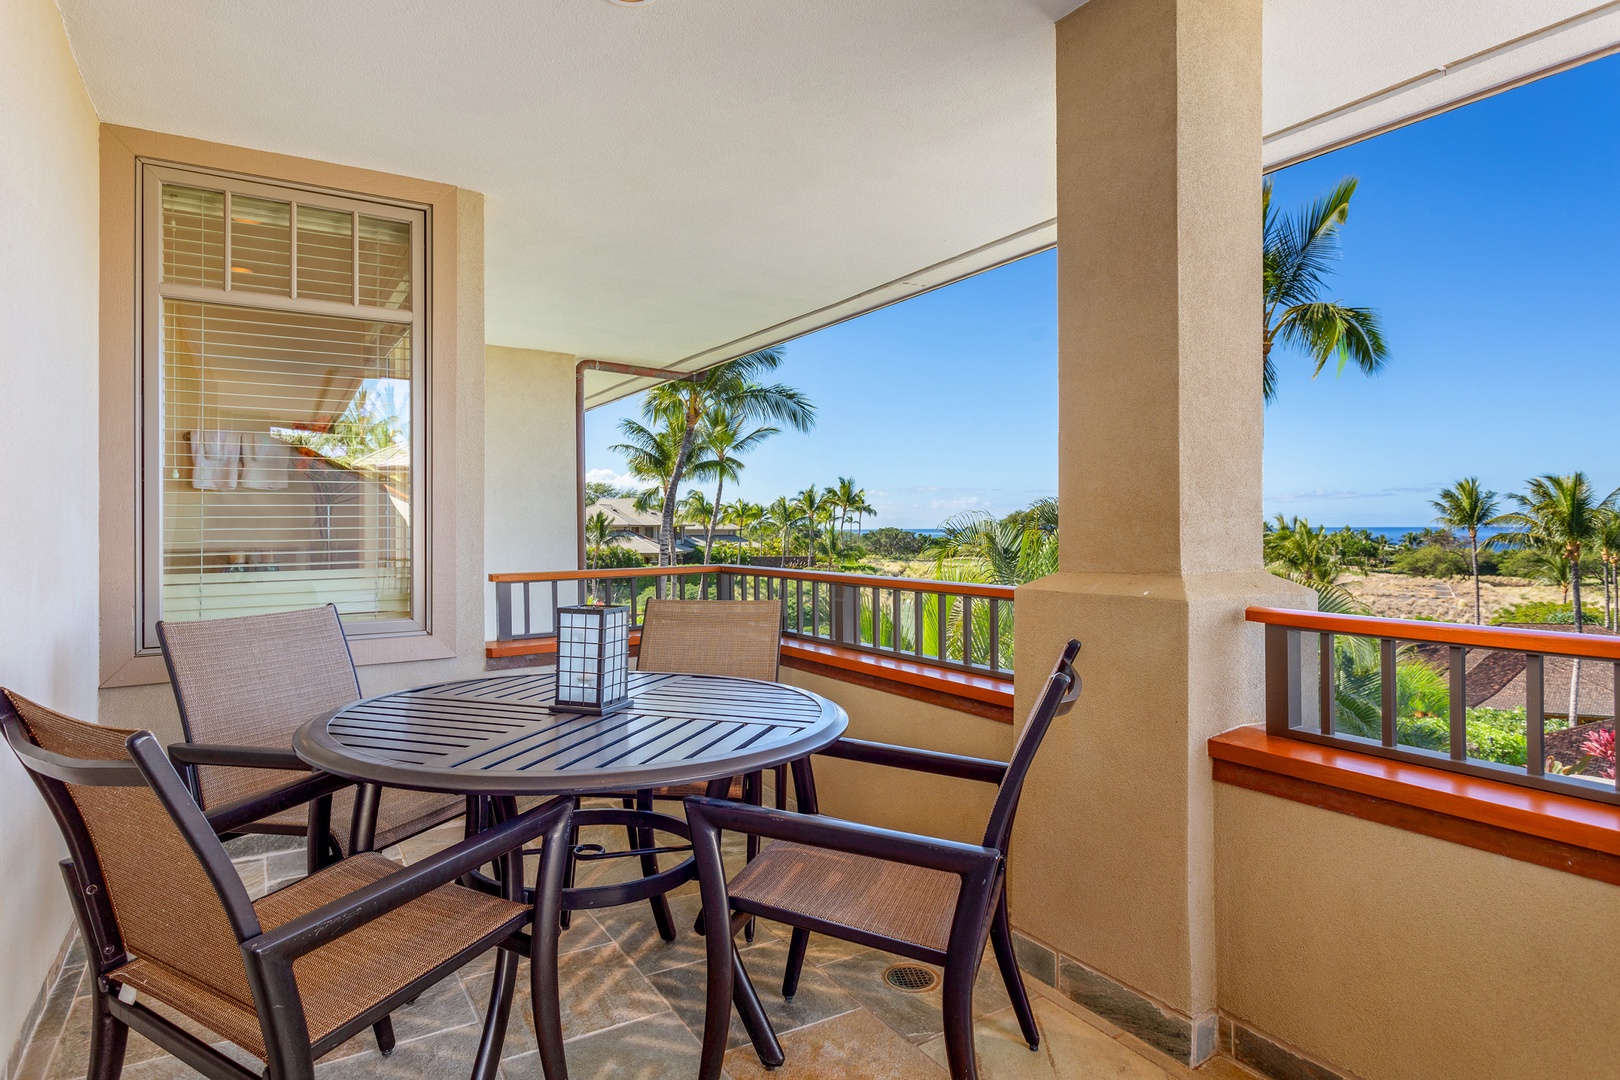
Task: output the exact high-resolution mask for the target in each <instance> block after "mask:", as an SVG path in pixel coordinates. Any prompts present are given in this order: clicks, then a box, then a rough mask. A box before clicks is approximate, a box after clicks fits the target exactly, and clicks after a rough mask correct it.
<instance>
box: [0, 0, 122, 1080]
mask: <svg viewBox="0 0 1620 1080" xmlns="http://www.w3.org/2000/svg"><path fill="white" fill-rule="evenodd" d="M96 145H97V144H96V115H95V112H94V110H93V109H92V108H91V106H90V99H89V97H88V96H87V95H86V94H85V90H84V85H83V83H82V82H80V80H79V72H78V68H77V67H76V66H75V65H74V62H73V56H72V53H71V52H70V51H69V50H68V43H67V37H66V35H65V34H64V33H63V30H62V17H61V15H60V14H59V13H58V12H57V10H56V5H55V4H53V3H51V2H50V0H14V2H8V3H6V4H4V5H0V328H4V330H3V333H0V413H3V420H0V461H4V462H5V467H4V468H3V469H0V506H3V507H4V508H5V510H4V511H3V513H0V521H3V522H4V524H3V525H0V610H3V612H4V617H3V618H0V684H4V685H5V686H8V687H11V688H13V689H15V690H16V691H18V692H19V693H22V694H25V695H27V696H29V697H33V698H36V699H38V700H40V701H42V702H45V703H47V704H49V705H52V706H55V707H56V708H59V709H62V710H64V711H66V712H70V713H74V714H77V715H79V716H83V717H86V718H87V719H94V718H95V714H96V659H95V658H96V587H97V579H96V573H97V566H96V491H97V479H96V477H97V466H96V393H97V375H96V372H97V367H96V296H97V293H96V288H97V279H96V268H97V258H98V245H97V231H96V225H97V220H98V209H97V168H98V166H97V151H96ZM0 805H3V806H4V807H5V813H4V827H3V828H0V882H3V883H4V884H3V885H0V976H3V977H0V1070H3V1069H4V1067H5V1062H6V1060H7V1057H8V1055H9V1053H10V1051H11V1049H12V1047H13V1046H14V1045H15V1044H16V1041H17V1036H18V1035H19V1034H20V1032H21V1029H22V1025H23V1021H24V1020H25V1018H26V1017H27V1015H28V1011H29V1009H30V1008H31V1007H32V1005H33V1003H34V999H35V995H36V994H37V993H38V992H39V988H40V984H41V981H42V980H43V979H44V977H45V974H46V972H47V970H48V969H49V967H50V965H51V963H52V961H53V960H54V959H55V957H56V953H57V949H58V948H59V947H60V945H61V944H62V940H63V938H64V936H65V935H66V933H67V928H68V920H69V916H68V907H67V898H66V896H65V895H64V894H63V891H62V879H61V878H60V877H59V876H58V873H57V869H56V860H57V859H58V858H60V857H61V850H60V841H59V840H58V839H57V834H56V829H55V826H54V825H53V824H52V823H51V820H50V816H49V815H48V814H47V813H46V810H45V806H44V804H43V803H42V802H41V801H40V799H39V796H38V795H37V794H36V793H35V791H34V788H33V785H32V783H30V782H29V780H28V779H27V777H26V775H25V774H24V772H23V770H22V768H21V766H19V765H18V764H17V761H16V759H15V758H14V757H13V756H12V755H11V753H10V752H9V751H0Z"/></svg>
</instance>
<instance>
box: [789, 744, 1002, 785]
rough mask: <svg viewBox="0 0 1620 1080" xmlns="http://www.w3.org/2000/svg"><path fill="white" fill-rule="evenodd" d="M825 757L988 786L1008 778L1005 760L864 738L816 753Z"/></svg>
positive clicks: (832, 746) (833, 745)
mask: <svg viewBox="0 0 1620 1080" xmlns="http://www.w3.org/2000/svg"><path fill="white" fill-rule="evenodd" d="M816 752H817V753H818V754H821V755H822V756H823V757H833V758H844V759H845V760H847V761H864V762H866V763H867V764H868V765H888V766H890V767H891V768H895V769H910V770H911V771H913V772H925V773H933V774H934V775H936V776H955V777H959V778H961V779H963V780H979V781H982V782H984V783H986V784H999V783H1001V779H1002V777H1004V776H1006V775H1007V763H1006V762H1005V761H991V760H990V759H989V758H976V757H968V756H966V755H965V754H947V753H944V752H942V751H939V750H919V749H917V748H916V747H913V746H894V745H891V744H889V743H877V742H866V741H865V740H863V739H839V740H838V741H837V742H835V743H833V744H832V745H831V746H829V747H827V748H826V749H824V750H818V751H816Z"/></svg>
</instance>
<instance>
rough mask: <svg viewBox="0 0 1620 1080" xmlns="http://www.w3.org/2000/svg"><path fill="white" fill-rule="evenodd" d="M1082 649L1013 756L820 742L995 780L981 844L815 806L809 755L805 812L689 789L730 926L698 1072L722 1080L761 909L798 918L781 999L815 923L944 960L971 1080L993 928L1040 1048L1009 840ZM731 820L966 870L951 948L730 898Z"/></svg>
mask: <svg viewBox="0 0 1620 1080" xmlns="http://www.w3.org/2000/svg"><path fill="white" fill-rule="evenodd" d="M1079 650H1080V643H1079V642H1078V641H1070V642H1069V643H1068V644H1067V645H1066V646H1064V649H1063V653H1062V655H1061V656H1059V658H1058V661H1057V663H1056V664H1055V665H1054V666H1053V668H1052V673H1051V674H1050V675H1049V676H1048V677H1047V680H1046V683H1045V685H1044V686H1043V687H1042V689H1041V694H1040V697H1039V699H1038V700H1037V701H1036V704H1035V708H1034V710H1033V712H1032V713H1031V715H1030V719H1029V723H1028V725H1027V726H1026V727H1025V729H1024V731H1023V732H1022V733H1021V734H1020V736H1019V738H1018V740H1017V743H1016V744H1015V746H1014V750H1013V755H1012V760H1011V761H1008V762H1000V761H990V760H987V759H984V758H973V757H966V756H962V755H957V754H946V753H940V752H937V751H930V750H918V749H914V748H910V747H901V746H889V745H885V744H882V743H871V742H862V741H859V740H855V739H847V738H846V739H840V740H839V741H838V742H836V743H833V744H832V745H831V746H829V747H828V748H827V749H825V750H823V751H821V753H822V754H825V755H826V756H828V757H836V758H844V759H846V760H850V761H861V762H866V763H868V764H873V765H886V766H890V767H893V768H901V769H909V770H912V771H917V772H926V773H932V774H934V775H938V776H951V777H959V778H962V779H966V780H977V781H982V782H984V783H989V784H995V785H997V786H998V788H999V791H998V793H997V795H996V801H995V805H994V807H993V808H992V810H991V813H990V820H989V824H988V826H987V827H986V829H985V834H984V842H983V844H982V845H980V846H974V845H972V844H963V843H959V842H956V841H951V840H942V839H938V838H936V837H930V836H920V835H917V834H914V833H904V832H898V831H895V830H892V829H882V828H877V827H875V826H871V825H865V824H861V823H859V822H853V821H845V820H842V819H837V818H828V817H822V816H820V815H818V814H817V813H816V810H817V804H816V791H815V778H814V775H813V773H812V770H811V765H810V762H809V760H808V759H806V760H801V761H797V762H794V764H793V772H794V786H795V788H796V789H797V793H798V797H799V812H798V813H789V812H786V811H782V810H771V809H765V808H763V807H757V806H749V805H747V804H744V803H736V802H729V801H723V800H719V799H712V798H703V797H692V798H689V799H688V800H687V802H686V817H687V822H688V823H689V825H690V827H691V832H692V846H693V848H694V852H695V855H696V858H697V865H698V884H699V888H700V890H701V891H702V895H703V910H704V912H705V913H706V914H709V913H718V912H729V913H730V919H729V933H715V932H713V931H712V930H711V932H709V933H708V934H707V953H708V963H709V969H708V971H709V974H708V1000H707V1006H706V1013H705V1017H704V1027H703V1058H702V1065H701V1068H700V1070H699V1076H700V1077H701V1078H702V1080H716V1078H718V1077H719V1075H720V1069H721V1064H722V1059H723V1057H724V1055H725V1052H726V1042H727V1036H728V1028H729V1025H730V1020H731V1002H732V998H733V996H734V993H735V990H734V985H733V983H734V980H735V979H736V978H739V977H740V978H742V979H746V978H747V974H746V973H743V972H738V971H734V969H733V956H734V955H735V954H733V955H732V956H728V955H727V954H728V953H730V952H732V948H733V946H732V935H735V934H736V932H737V931H738V930H739V929H740V928H741V927H742V926H743V924H744V923H746V922H747V921H749V920H750V919H751V918H754V917H756V916H757V917H760V918H766V919H774V920H776V921H778V922H783V923H787V924H788V925H790V926H792V927H793V936H792V940H791V942H790V944H789V947H788V963H787V971H786V973H785V975H784V976H783V980H782V996H783V997H784V998H787V999H789V1000H791V999H792V997H793V994H794V992H795V991H796V990H797V989H798V982H799V973H800V971H801V970H802V969H803V966H804V955H805V949H806V948H807V946H808V945H809V940H810V934H811V933H812V932H815V933H821V934H827V935H829V936H832V937H837V938H842V939H844V940H847V941H853V942H855V943H857V944H860V945H866V946H869V947H871V948H876V949H882V950H884V951H886V952H891V953H897V954H899V955H901V956H905V957H908V958H910V959H913V960H920V961H923V962H925V963H930V964H937V965H940V966H942V967H943V968H944V969H945V988H944V996H945V1002H944V1004H945V1050H946V1056H947V1059H948V1062H949V1065H950V1071H951V1075H952V1076H953V1077H955V1078H956V1080H975V1078H976V1077H977V1076H978V1071H977V1065H976V1063H975V1059H974V1050H973V985H974V981H975V979H976V978H977V976H978V970H979V964H980V961H981V959H982V957H983V954H984V943H985V938H986V937H987V936H988V937H989V939H990V941H991V943H992V945H993V946H994V949H995V954H996V964H997V966H998V967H999V968H1000V970H1001V976H1002V979H1003V981H1004V982H1005V983H1006V987H1007V995H1008V997H1010V998H1011V999H1012V1005H1013V1009H1014V1012H1015V1013H1016V1014H1017V1016H1018V1023H1019V1027H1020V1029H1021V1030H1022V1033H1023V1036H1024V1040H1025V1041H1026V1042H1027V1043H1028V1044H1029V1047H1030V1049H1031V1050H1034V1049H1036V1048H1037V1047H1038V1046H1039V1044H1040V1031H1039V1029H1038V1028H1037V1027H1036V1025H1035V1015H1034V1012H1033V1011H1032V1010H1031V1008H1030V1004H1029V997H1028V995H1027V994H1026V992H1025V990H1024V983H1023V978H1022V975H1021V974H1020V972H1019V970H1018V960H1017V957H1016V956H1015V955H1014V952H1013V942H1012V927H1011V923H1010V921H1009V919H1008V915H1007V889H1006V867H1007V847H1008V841H1009V840H1010V838H1011V836H1012V828H1013V819H1014V817H1015V816H1016V814H1017V811H1018V801H1019V797H1020V795H1021V794H1022V792H1023V787H1024V781H1025V778H1026V777H1027V775H1028V772H1029V767H1030V764H1031V762H1033V761H1034V758H1035V754H1036V752H1037V751H1038V750H1039V748H1040V744H1041V741H1042V739H1043V738H1044V737H1045V735H1046V731H1047V729H1048V728H1049V727H1050V726H1051V723H1052V721H1053V720H1054V719H1055V718H1056V717H1058V716H1060V715H1062V714H1063V713H1065V712H1067V711H1068V710H1069V708H1070V707H1071V706H1072V705H1073V703H1074V701H1075V699H1076V698H1077V697H1078V696H1079V693H1080V680H1079V677H1078V676H1077V675H1076V674H1075V672H1074V658H1075V656H1076V655H1077V654H1078V653H1079ZM726 829H730V830H733V831H736V832H742V833H747V834H749V835H750V836H759V837H765V838H768V839H772V840H785V841H789V842H792V843H795V844H801V845H805V846H807V847H821V848H827V849H832V850H837V851H841V852H847V853H849V854H853V855H861V856H866V857H868V858H873V859H882V860H886V861H891V862H897V863H905V864H909V865H912V866H918V867H925V868H927V869H930V870H937V871H941V872H943V873H947V874H954V875H956V876H958V877H960V878H961V885H960V887H959V891H958V893H957V900H956V909H955V914H954V916H953V918H952V922H951V928H950V938H949V944H948V946H947V948H946V949H945V950H944V951H940V950H937V949H933V948H929V947H925V946H921V945H918V944H916V943H914V942H911V941H906V940H903V939H899V938H892V937H886V936H883V935H879V934H876V933H872V932H869V931H865V930H861V929H857V928H855V927H852V926H846V925H843V924H841V923H837V922H830V921H826V920H823V919H820V918H816V917H813V916H807V915H804V914H801V913H799V912H797V911H795V910H793V909H792V908H790V907H779V906H774V905H767V904H762V903H757V902H754V901H751V900H748V899H745V898H741V897H732V896H731V895H730V893H729V889H728V886H727V882H726V872H725V864H724V862H723V861H722V859H721V855H720V833H721V832H722V831H723V830H726ZM718 922H719V919H718V918H715V917H714V916H713V915H710V917H709V919H708V924H709V926H710V927H711V928H712V927H714V926H715V925H716V924H717V923H718Z"/></svg>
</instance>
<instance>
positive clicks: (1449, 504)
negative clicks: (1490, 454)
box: [1429, 476, 1608, 623]
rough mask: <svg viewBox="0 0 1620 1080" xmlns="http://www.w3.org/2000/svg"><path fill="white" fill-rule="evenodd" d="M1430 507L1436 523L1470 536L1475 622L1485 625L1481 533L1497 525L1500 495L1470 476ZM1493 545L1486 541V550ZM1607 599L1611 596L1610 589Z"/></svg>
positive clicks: (1470, 567) (1469, 556)
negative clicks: (1480, 553)
mask: <svg viewBox="0 0 1620 1080" xmlns="http://www.w3.org/2000/svg"><path fill="white" fill-rule="evenodd" d="M1429 505H1430V506H1432V507H1434V508H1435V509H1436V510H1438V511H1439V512H1440V516H1439V517H1437V518H1435V521H1436V522H1438V523H1439V524H1441V525H1444V526H1445V527H1446V528H1448V529H1462V530H1464V531H1465V532H1467V534H1468V568H1469V570H1470V572H1471V573H1472V574H1473V576H1474V622H1476V623H1482V622H1484V621H1485V620H1484V616H1483V614H1482V610H1481V607H1480V602H1479V546H1480V545H1479V530H1480V529H1481V528H1483V527H1485V526H1487V525H1494V524H1496V512H1497V510H1498V509H1500V506H1501V504H1500V502H1499V501H1498V499H1497V497H1496V492H1494V491H1486V490H1484V489H1482V488H1481V487H1480V486H1479V477H1477V476H1470V477H1468V478H1467V479H1464V480H1459V481H1457V482H1456V483H1455V484H1453V485H1451V486H1450V487H1448V488H1446V489H1445V490H1444V491H1442V492H1441V493H1440V497H1439V498H1438V499H1435V500H1434V501H1433V502H1431V503H1430V504H1429ZM1490 543H1491V542H1490V541H1486V546H1487V547H1489V546H1490ZM1605 583H1607V578H1605ZM1604 595H1605V597H1607V595H1608V594H1607V589H1606V588H1605V593H1604Z"/></svg>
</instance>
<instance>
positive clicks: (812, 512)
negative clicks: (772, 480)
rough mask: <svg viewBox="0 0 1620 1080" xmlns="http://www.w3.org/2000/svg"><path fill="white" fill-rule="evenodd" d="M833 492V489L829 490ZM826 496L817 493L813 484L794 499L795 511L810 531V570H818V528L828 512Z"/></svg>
mask: <svg viewBox="0 0 1620 1080" xmlns="http://www.w3.org/2000/svg"><path fill="white" fill-rule="evenodd" d="M828 490H829V491H830V490H832V489H831V488H829V489H828ZM824 499H825V496H823V495H820V494H818V493H817V492H816V485H814V484H811V485H810V486H809V487H807V488H805V489H804V490H803V491H801V492H799V493H798V494H797V495H795V496H794V497H793V509H794V512H795V513H796V514H797V515H798V518H799V520H800V521H801V522H802V523H804V524H805V525H806V526H808V528H809V530H810V544H809V552H810V569H812V570H814V569H815V568H816V543H815V541H816V526H818V525H819V524H821V518H822V516H823V514H824V513H825V512H826V510H827V506H826V503H825V502H824Z"/></svg>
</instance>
